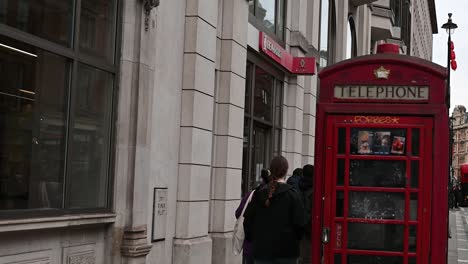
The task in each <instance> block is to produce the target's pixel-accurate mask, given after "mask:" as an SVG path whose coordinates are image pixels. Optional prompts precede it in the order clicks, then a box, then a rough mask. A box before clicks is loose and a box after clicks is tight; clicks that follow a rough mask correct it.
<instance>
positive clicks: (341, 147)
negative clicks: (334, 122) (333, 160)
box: [338, 127, 346, 154]
mask: <svg viewBox="0 0 468 264" xmlns="http://www.w3.org/2000/svg"><path fill="white" fill-rule="evenodd" d="M345 152H346V128H344V127H341V128H338V154H345Z"/></svg>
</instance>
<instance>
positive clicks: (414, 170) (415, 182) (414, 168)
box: [411, 160, 419, 188]
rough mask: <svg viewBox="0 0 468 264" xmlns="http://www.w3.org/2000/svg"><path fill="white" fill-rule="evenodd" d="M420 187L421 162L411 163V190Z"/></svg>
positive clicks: (414, 161)
mask: <svg viewBox="0 0 468 264" xmlns="http://www.w3.org/2000/svg"><path fill="white" fill-rule="evenodd" d="M418 187H419V161H417V160H412V161H411V188H418Z"/></svg>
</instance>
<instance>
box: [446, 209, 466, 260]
mask: <svg viewBox="0 0 468 264" xmlns="http://www.w3.org/2000/svg"><path fill="white" fill-rule="evenodd" d="M449 224H450V235H451V236H452V238H449V240H448V254H447V264H459V263H460V264H462V263H468V207H467V208H463V207H460V208H459V209H454V210H450V213H449Z"/></svg>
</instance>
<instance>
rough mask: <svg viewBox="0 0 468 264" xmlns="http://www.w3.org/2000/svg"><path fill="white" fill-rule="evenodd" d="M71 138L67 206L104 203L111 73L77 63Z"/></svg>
mask: <svg viewBox="0 0 468 264" xmlns="http://www.w3.org/2000/svg"><path fill="white" fill-rule="evenodd" d="M78 80H79V82H78V91H79V93H78V94H77V97H76V98H75V99H76V107H75V113H74V114H75V119H74V124H73V132H72V135H73V139H72V141H71V146H70V149H71V153H70V161H71V162H70V167H71V177H70V179H69V182H70V191H69V193H70V194H69V196H70V197H69V207H71V208H88V207H105V206H106V197H107V194H106V184H107V176H106V175H107V166H108V161H109V160H108V159H109V153H108V148H109V138H108V136H107V135H108V134H109V131H110V113H111V112H110V111H109V109H111V103H112V101H111V100H110V99H111V98H112V87H113V81H112V75H111V74H109V73H106V72H104V71H101V70H98V69H95V68H92V67H89V66H86V65H84V64H80V66H79V67H78Z"/></svg>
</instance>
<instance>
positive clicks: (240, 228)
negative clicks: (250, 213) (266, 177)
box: [232, 190, 255, 255]
mask: <svg viewBox="0 0 468 264" xmlns="http://www.w3.org/2000/svg"><path fill="white" fill-rule="evenodd" d="M254 192H255V190H253V191H251V192H250V194H249V198H247V201H246V202H245V204H244V208H242V213H241V215H240V216H239V218H237V221H236V224H235V225H234V232H233V233H232V250H233V251H234V254H236V255H239V254H240V253H241V252H242V247H243V245H244V239H245V233H244V212H245V209H246V208H247V206H248V205H249V203H250V201H251V200H252V196H253V194H254Z"/></svg>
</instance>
